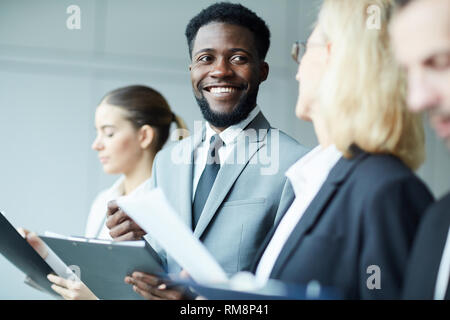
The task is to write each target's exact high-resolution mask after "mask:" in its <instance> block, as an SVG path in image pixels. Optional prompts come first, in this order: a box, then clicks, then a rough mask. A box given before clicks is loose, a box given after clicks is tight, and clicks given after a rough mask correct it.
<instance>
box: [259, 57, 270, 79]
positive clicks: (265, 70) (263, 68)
mask: <svg viewBox="0 0 450 320" xmlns="http://www.w3.org/2000/svg"><path fill="white" fill-rule="evenodd" d="M259 68H260V72H261V77H260V80H261V82H263V81H266V79H267V77H268V76H269V64H268V63H267V62H265V61H262V62H261V63H260V65H259Z"/></svg>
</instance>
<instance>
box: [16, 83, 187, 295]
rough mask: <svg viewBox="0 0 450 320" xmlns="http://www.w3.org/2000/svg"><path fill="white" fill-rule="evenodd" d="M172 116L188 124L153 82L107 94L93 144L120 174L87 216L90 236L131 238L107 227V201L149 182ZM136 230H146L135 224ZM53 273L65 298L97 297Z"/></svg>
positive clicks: (37, 244) (37, 242)
mask: <svg viewBox="0 0 450 320" xmlns="http://www.w3.org/2000/svg"><path fill="white" fill-rule="evenodd" d="M173 122H175V124H176V126H177V128H178V129H181V130H186V125H185V124H184V122H183V120H182V119H181V118H180V117H178V116H176V115H175V114H174V113H173V112H172V110H171V109H170V106H169V104H168V103H167V102H166V100H165V99H164V97H163V96H162V95H161V94H160V93H159V92H158V91H156V90H154V89H152V88H149V87H146V86H139V85H135V86H127V87H123V88H119V89H116V90H113V91H111V92H109V93H108V94H106V95H105V97H104V98H103V99H102V101H101V102H100V104H99V105H98V107H97V110H96V112H95V127H96V130H97V137H96V138H95V140H94V142H93V144H92V149H93V150H95V151H97V152H98V156H99V160H100V162H101V163H102V166H103V170H104V171H105V173H107V174H120V175H121V176H120V178H119V179H118V180H117V181H116V182H115V183H114V184H113V185H112V186H111V187H110V188H108V189H106V190H104V191H102V192H101V193H100V194H99V195H98V196H97V197H96V199H95V201H94V203H93V204H92V207H91V211H90V213H89V217H88V220H87V224H86V231H85V236H86V237H89V238H100V239H112V238H111V234H110V233H112V235H114V236H115V237H118V238H117V240H122V239H123V240H127V236H128V235H127V234H121V231H120V230H111V231H110V230H109V229H108V228H107V227H106V225H105V222H106V212H107V204H108V202H109V201H110V200H114V199H117V198H118V197H120V196H123V195H129V194H132V193H134V192H138V190H140V189H142V188H145V187H146V184H147V183H148V182H149V179H150V177H151V174H152V164H153V159H154V158H155V155H156V153H157V152H158V151H159V150H161V148H162V147H163V145H164V144H165V143H166V141H167V139H168V137H169V129H170V126H171V124H172V123H173ZM186 132H187V131H185V132H184V133H186ZM21 232H22V234H23V235H24V236H25V237H26V238H27V240H28V242H29V243H30V244H31V245H32V246H33V247H34V248H35V249H36V250H37V251H38V253H39V254H40V255H41V256H42V257H43V258H44V259H46V261H47V263H48V264H49V265H50V266H51V267H53V269H54V270H55V271H56V269H61V270H64V269H65V268H64V266H61V265H60V262H58V259H57V258H56V257H54V256H52V255H49V254H48V252H47V250H46V249H45V246H44V245H43V243H42V241H41V239H40V238H38V237H37V236H36V235H35V234H34V233H29V232H28V231H27V230H23V229H22V230H21ZM136 232H142V231H141V230H140V229H139V228H138V227H137V226H136ZM142 235H143V234H141V236H142ZM48 278H49V280H50V281H51V282H53V286H52V288H53V290H55V291H56V292H57V293H59V294H60V295H61V296H62V297H63V298H64V299H96V297H95V295H94V294H93V293H92V292H91V291H90V290H89V289H88V288H87V287H86V286H85V285H84V284H83V283H82V282H79V281H72V280H65V279H63V278H61V277H58V276H55V275H49V276H48Z"/></svg>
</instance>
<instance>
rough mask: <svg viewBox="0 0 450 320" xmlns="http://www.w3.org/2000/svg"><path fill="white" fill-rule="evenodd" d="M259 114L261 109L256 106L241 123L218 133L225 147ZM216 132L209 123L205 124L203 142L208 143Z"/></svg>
mask: <svg viewBox="0 0 450 320" xmlns="http://www.w3.org/2000/svg"><path fill="white" fill-rule="evenodd" d="M260 112H261V109H260V108H259V106H258V105H256V106H255V107H254V108H253V110H252V111H250V113H249V114H248V116H247V118H245V119H244V120H242V121H241V122H239V123H237V124H234V125H232V126H229V127H228V128H226V129H225V130H223V131H222V132H221V133H219V136H220V138H221V139H222V141H223V142H224V143H225V145H229V144H232V143H233V142H234V141H235V140H236V138H237V137H238V135H239V134H240V133H241V132H242V131H243V130H244V129H245V127H247V126H248V124H249V123H250V122H252V121H253V119H255V118H256V116H257V115H258V113H260ZM215 134H216V132H215V131H214V130H213V129H212V128H211V125H210V124H209V123H206V134H205V140H203V141H209V140H210V139H211V137H212V136H213V135H215Z"/></svg>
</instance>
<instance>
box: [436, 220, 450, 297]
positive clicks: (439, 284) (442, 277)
mask: <svg viewBox="0 0 450 320" xmlns="http://www.w3.org/2000/svg"><path fill="white" fill-rule="evenodd" d="M449 278H450V228H449V230H448V234H447V241H446V242H445V246H444V252H443V253H442V258H441V263H440V265H439V271H438V275H437V279H436V287H435V289H434V300H444V299H445V293H446V292H447V287H448V281H449Z"/></svg>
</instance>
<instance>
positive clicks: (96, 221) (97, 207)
mask: <svg viewBox="0 0 450 320" xmlns="http://www.w3.org/2000/svg"><path fill="white" fill-rule="evenodd" d="M149 183H150V179H148V180H146V181H144V182H143V183H141V184H140V185H139V186H138V187H137V188H136V189H134V190H133V191H132V192H131V193H130V194H134V193H136V192H139V190H140V189H144V188H146V185H148V184H149ZM124 194H125V177H124V176H121V177H120V178H119V179H118V180H117V181H116V182H115V183H114V184H113V185H112V186H111V187H110V188H108V189H106V190H103V191H102V192H100V193H99V194H98V196H97V197H96V198H95V200H94V202H93V203H92V206H91V210H90V212H89V216H88V218H87V223H86V230H85V234H84V236H85V237H86V238H97V239H103V240H112V238H111V236H110V235H109V229H108V227H107V226H106V224H105V222H106V212H107V210H108V202H109V201H111V200H116V199H117V198H119V197H121V196H123V195H124Z"/></svg>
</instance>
